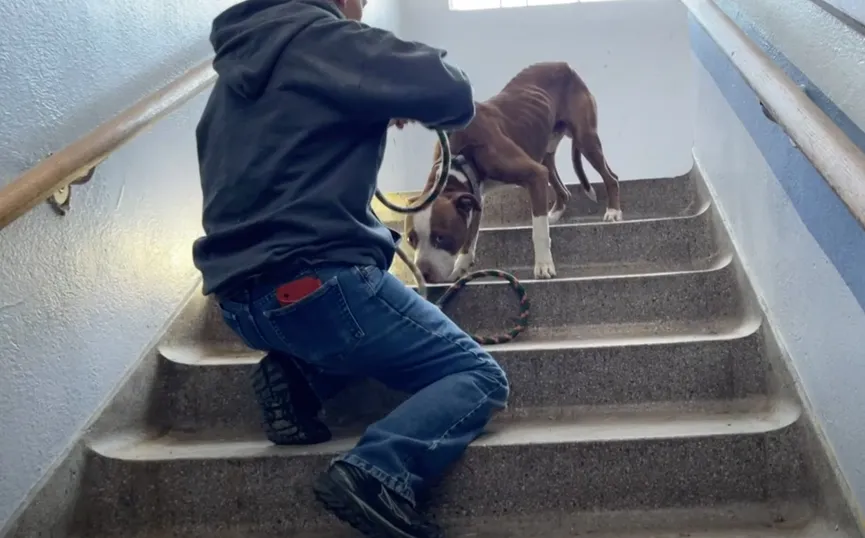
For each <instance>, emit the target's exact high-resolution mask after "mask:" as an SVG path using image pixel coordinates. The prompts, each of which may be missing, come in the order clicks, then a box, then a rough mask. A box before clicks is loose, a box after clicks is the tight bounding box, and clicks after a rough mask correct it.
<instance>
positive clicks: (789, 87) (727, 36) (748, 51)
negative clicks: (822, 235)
mask: <svg viewBox="0 0 865 538" xmlns="http://www.w3.org/2000/svg"><path fill="white" fill-rule="evenodd" d="M682 2H683V3H684V4H685V6H687V8H688V10H690V12H691V14H692V15H693V16H694V18H695V19H696V20H697V22H698V23H699V24H700V26H702V27H703V28H704V29H705V30H706V32H707V33H708V34H709V36H710V37H711V38H712V39H713V40H714V41H715V43H717V44H718V46H719V47H720V48H721V50H723V51H724V54H725V55H726V56H727V57H728V58H729V59H730V61H731V62H732V63H733V65H734V66H735V67H736V70H738V72H739V74H741V75H742V78H743V79H745V82H747V84H748V86H750V87H751V89H752V90H754V93H755V94H757V97H758V98H759V100H760V103H761V104H762V105H763V108H764V113H765V114H766V116H767V117H768V118H769V119H770V120H772V121H773V122H775V123H777V124H778V126H779V127H781V129H783V130H784V132H785V133H786V134H787V136H788V137H790V139H791V140H792V141H793V143H794V144H795V145H796V147H798V148H799V151H801V152H802V153H803V154H804V155H805V157H806V158H807V159H808V160H809V161H810V162H811V164H812V165H813V166H814V168H816V169H817V171H818V172H819V173H820V175H822V176H823V178H824V179H825V180H826V182H827V183H828V184H829V186H830V187H831V188H832V190H833V191H835V193H836V194H837V195H838V197H839V198H841V201H843V202H844V205H846V206H847V208H848V209H849V210H850V213H852V214H853V216H854V217H855V218H856V220H858V221H859V224H860V225H862V226H863V227H865V153H862V150H860V149H859V147H858V146H856V144H854V143H853V141H852V140H850V138H849V137H848V136H847V135H846V134H845V133H844V131H842V130H841V128H840V127H838V126H837V125H836V124H835V122H833V121H832V119H831V118H829V116H827V115H826V114H825V113H824V112H823V111H822V110H820V108H819V107H818V106H817V105H815V104H814V102H813V101H811V99H810V98H809V97H808V96H807V95H805V92H803V91H802V89H801V88H800V87H799V86H797V85H796V83H795V82H793V81H792V80H791V79H790V77H788V76H787V74H786V73H785V72H784V71H783V70H782V69H781V68H780V67H778V65H777V64H775V62H774V61H772V59H771V58H769V56H768V55H767V54H766V53H765V52H764V51H763V50H762V49H761V48H760V47H759V46H757V44H756V43H754V42H753V41H752V40H751V39H750V38H749V37H748V36H747V35H746V34H745V32H743V31H742V29H741V28H739V26H738V25H737V24H736V23H735V22H733V21H732V20H731V19H730V18H729V17H728V16H727V15H726V14H725V13H724V12H723V11H722V10H721V8H720V7H718V5H717V4H716V3H715V2H714V1H713V0H682Z"/></svg>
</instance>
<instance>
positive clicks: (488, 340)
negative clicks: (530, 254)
mask: <svg viewBox="0 0 865 538" xmlns="http://www.w3.org/2000/svg"><path fill="white" fill-rule="evenodd" d="M435 133H436V135H437V136H438V139H439V144H440V145H441V149H442V152H441V155H442V165H441V168H440V170H439V176H438V178H437V179H436V183H435V185H433V188H432V189H431V190H430V192H429V194H428V195H427V196H426V197H425V198H424V199H423V200H421V201H420V202H419V203H417V204H415V205H412V206H408V207H400V206H398V205H396V204H394V203H392V202H390V201H388V200H387V198H385V197H384V195H383V194H382V193H381V191H379V190H378V189H376V190H375V197H376V198H378V201H379V202H381V204H382V205H383V206H385V207H386V208H388V209H390V210H391V211H393V212H395V213H402V214H409V213H418V212H420V211H423V210H424V209H426V208H427V207H429V206H430V205H431V204H432V203H433V202H435V200H436V198H438V197H439V195H440V194H441V193H442V191H444V188H445V185H446V184H447V180H448V176H449V175H450V162H451V149H450V144H449V142H448V138H447V135H446V134H445V133H444V132H443V131H439V130H436V131H435ZM397 255H398V256H399V258H400V259H401V260H402V261H403V263H405V264H406V266H408V268H409V269H410V270H411V272H412V274H413V275H414V278H415V280H416V281H417V291H418V293H419V294H420V296H421V297H423V298H424V299H429V296H428V290H427V285H426V282H425V281H424V278H423V275H422V274H421V272H420V270H419V269H418V268H417V266H416V265H415V264H414V262H413V261H412V260H411V259H410V258H409V257H408V254H406V253H405V251H404V250H403V249H402V248H399V247H397ZM488 277H492V278H501V279H503V280H505V281H507V283H508V284H509V285H510V287H511V289H513V290H514V292H516V294H517V297H518V298H519V301H520V310H519V316H518V317H517V319H516V323H515V324H514V326H513V327H512V328H511V329H510V330H509V331H507V332H506V333H504V334H501V335H497V336H477V335H474V334H471V333H470V334H469V336H471V337H472V339H474V341H475V342H477V343H479V344H481V345H485V346H487V345H495V344H504V343H506V342H510V341H511V340H513V339H514V338H516V337H517V336H519V334H520V333H522V332H523V331H525V330H526V329H527V328H528V326H529V310H530V306H529V298H528V295H527V294H526V288H525V287H524V286H523V285H522V284H521V283H520V281H519V280H517V277H515V276H514V275H512V274H510V273H508V272H506V271H501V270H499V269H484V270H482V271H475V272H473V273H469V274H467V275H465V276H463V277H462V278H460V279H459V280H457V281H456V282H454V283H453V284H451V285H450V286H448V288H447V289H446V290H445V292H444V294H442V296H441V297H440V298H439V299H438V301H436V302H435V304H436V306H438V307H439V308H441V309H442V310H444V307H445V305H446V304H447V303H448V301H450V300H451V299H453V298H454V296H455V295H456V294H457V293H459V291H460V290H462V289H463V288H465V286H466V284H468V283H469V282H471V281H472V280H476V279H478V278H488Z"/></svg>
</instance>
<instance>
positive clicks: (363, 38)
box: [286, 19, 475, 130]
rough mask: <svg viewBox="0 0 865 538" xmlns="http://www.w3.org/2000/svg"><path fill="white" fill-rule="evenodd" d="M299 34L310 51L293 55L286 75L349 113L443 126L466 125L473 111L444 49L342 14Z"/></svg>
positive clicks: (467, 87) (467, 86)
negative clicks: (295, 67)
mask: <svg viewBox="0 0 865 538" xmlns="http://www.w3.org/2000/svg"><path fill="white" fill-rule="evenodd" d="M298 38H300V39H301V40H302V41H303V45H302V46H303V48H304V49H307V48H308V49H309V54H295V55H292V60H293V61H292V63H294V62H296V61H298V60H299V61H300V62H301V67H302V68H301V69H299V70H297V71H294V72H287V73H286V76H288V77H290V78H293V79H294V80H295V82H300V83H302V84H304V85H305V86H308V87H309V88H310V90H314V91H317V92H319V93H321V94H323V95H325V96H327V97H329V98H331V99H332V100H333V101H334V103H335V104H336V105H337V106H339V107H340V108H342V109H344V110H346V111H348V112H349V113H352V114H357V115H358V116H361V117H365V118H368V119H370V120H374V121H378V120H381V121H389V120H391V119H393V118H399V119H407V120H415V121H418V122H420V123H423V124H424V125H426V126H428V127H431V128H438V129H445V130H451V129H458V128H462V127H465V126H466V125H467V124H468V123H469V121H471V119H472V117H473V116H474V113H475V107H474V96H473V92H472V86H471V83H470V82H469V80H468V78H467V77H466V75H465V73H463V72H462V71H461V70H460V69H458V68H456V67H454V66H452V65H449V64H447V63H445V61H444V57H445V54H446V52H445V51H443V50H439V49H435V48H433V47H430V46H427V45H424V44H422V43H416V42H410V41H404V40H402V39H399V38H397V37H396V36H395V35H393V34H392V33H390V32H387V31H385V30H380V29H377V28H372V27H370V26H367V25H365V24H361V23H355V22H351V21H344V20H328V19H323V20H320V21H316V22H315V23H313V24H311V25H310V26H309V27H308V28H306V29H305V30H304V31H303V32H301V35H300V36H298ZM297 45H301V43H297ZM289 47H290V48H291V47H293V44H290V45H289Z"/></svg>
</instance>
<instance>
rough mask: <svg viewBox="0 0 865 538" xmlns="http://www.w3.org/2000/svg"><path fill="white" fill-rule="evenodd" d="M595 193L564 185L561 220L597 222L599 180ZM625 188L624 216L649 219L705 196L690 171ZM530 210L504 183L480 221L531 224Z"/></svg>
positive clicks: (682, 211) (385, 214)
mask: <svg viewBox="0 0 865 538" xmlns="http://www.w3.org/2000/svg"><path fill="white" fill-rule="evenodd" d="M593 186H594V188H595V192H596V193H597V195H598V203H597V204H596V203H594V202H592V201H591V200H589V199H587V198H586V197H585V196H583V195H582V194H581V193H580V190H581V189H580V188H579V187H578V186H576V185H568V189H569V190H570V191H571V201H570V203H569V204H568V208H567V209H566V210H565V213H564V214H563V215H562V218H561V221H560V222H562V223H574V222H599V221H600V220H601V217H603V215H604V211H605V209H606V203H607V193H606V190H605V189H604V186H603V184H602V183H595V184H593ZM627 186H628V188H622V190H621V199H622V208H623V210H624V216H625V219H626V220H629V219H652V218H666V217H674V216H688V215H694V214H696V213H698V212H699V210H700V208H701V206H702V205H703V203H704V201H705V200H706V198H705V197H703V196H702V195H701V193H700V191H699V188H698V186H697V185H696V183H695V181H694V178H693V177H692V174H686V175H684V176H680V177H673V178H657V179H642V180H639V181H629V182H628V183H627ZM417 194H419V193H418V192H417V191H413V192H402V193H392V194H390V195H388V199H392V200H393V201H400V203H404V201H405V199H406V198H407V197H409V196H416V195H417ZM373 207H374V208H375V211H376V214H377V215H379V217H381V219H382V220H384V221H385V222H386V223H388V225H389V226H392V227H394V228H396V229H398V230H401V229H402V223H403V218H402V217H401V216H399V215H397V214H395V213H393V212H391V211H390V210H388V209H386V208H385V207H384V206H381V205H380V204H379V203H378V202H377V201H376V202H374V206H373ZM531 223H532V214H531V210H530V208H529V199H528V196H527V195H526V193H525V191H524V190H523V189H520V188H518V187H507V188H503V189H501V190H498V191H494V192H492V193H491V194H489V196H487V197H486V199H485V200H484V211H483V216H482V218H481V225H482V226H486V227H495V226H520V225H522V226H526V225H531Z"/></svg>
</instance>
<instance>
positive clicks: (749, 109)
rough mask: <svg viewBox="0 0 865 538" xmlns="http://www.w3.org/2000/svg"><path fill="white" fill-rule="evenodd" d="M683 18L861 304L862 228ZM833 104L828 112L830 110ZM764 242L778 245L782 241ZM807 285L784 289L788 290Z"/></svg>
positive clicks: (864, 297) (855, 135)
mask: <svg viewBox="0 0 865 538" xmlns="http://www.w3.org/2000/svg"><path fill="white" fill-rule="evenodd" d="M688 24H689V31H690V36H691V48H692V49H693V51H694V54H695V56H696V57H697V58H698V60H699V61H700V63H702V65H703V67H704V68H705V69H706V71H707V72H708V73H709V74H710V75H711V77H712V78H713V79H714V81H715V83H716V84H717V86H718V88H719V89H720V91H721V93H722V94H723V95H724V98H725V99H726V100H727V102H728V103H729V104H730V107H731V108H732V109H733V111H734V112H735V113H736V116H737V117H738V118H739V121H741V122H742V124H743V125H744V126H745V129H746V130H747V131H748V133H749V134H750V135H751V138H752V139H753V140H754V142H755V144H756V145H757V147H758V149H759V150H760V152H761V153H762V154H763V157H764V158H765V159H766V162H767V163H768V164H769V167H770V168H771V169H772V172H773V173H774V174H775V176H776V177H777V178H778V181H779V182H780V184H781V186H782V188H783V189H784V191H785V192H786V193H787V196H789V197H790V200H791V202H792V204H793V206H794V207H795V208H796V211H797V212H798V213H799V216H800V218H801V219H802V222H803V223H804V224H805V227H806V228H807V229H808V231H809V232H811V235H812V236H813V237H814V239H815V240H816V241H817V243H818V244H819V245H820V248H821V249H822V250H823V252H824V253H825V254H826V256H827V258H829V260H830V261H831V262H832V264H833V265H834V266H835V268H836V269H837V270H838V273H839V274H840V275H841V277H842V278H843V279H844V282H845V283H846V284H847V286H848V287H849V288H850V290H851V291H852V293H853V295H854V296H855V297H856V299H857V301H858V302H859V305H860V306H862V307H863V308H865V273H863V272H862V267H865V231H863V229H862V227H861V226H860V225H859V222H858V221H857V220H856V219H855V218H854V217H853V215H851V214H850V211H849V210H848V209H847V207H846V206H845V205H844V204H843V202H841V199H840V198H838V196H837V195H836V194H835V193H834V192H833V191H832V189H831V188H830V187H829V185H828V184H827V183H826V181H825V180H824V179H823V178H822V176H820V174H819V173H818V172H817V170H816V169H814V167H813V166H812V165H811V163H810V162H809V161H808V160H807V159H806V158H805V156H804V155H803V154H802V153H801V152H800V151H799V150H797V149H796V148H794V147H793V145H792V143H791V142H790V139H789V138H787V135H785V134H784V132H783V131H782V130H781V128H780V127H778V126H777V125H775V124H774V123H772V122H770V121H769V120H768V119H766V117H765V116H764V115H763V113H762V111H761V110H760V105H759V102H758V99H757V96H756V95H755V94H754V92H753V90H751V88H750V87H749V86H748V85H747V83H746V82H745V81H744V79H742V77H741V75H740V74H739V72H738V71H737V70H736V68H735V66H734V65H733V64H732V63H731V62H730V60H729V59H728V58H727V56H726V55H725V54H724V53H723V51H722V50H721V49H720V48H719V47H718V45H717V44H716V43H715V42H714V41H713V40H712V38H711V37H710V36H709V35H708V34H707V33H706V31H705V30H704V29H703V27H702V26H700V24H699V23H698V22H697V21H696V20H695V19H694V18H693V17H689V23H688ZM778 54H779V56H775V55H772V56H773V57H776V58H777V57H780V53H778ZM776 61H777V60H776ZM786 64H787V65H786V66H782V67H784V68H785V70H787V69H791V70H795V73H791V77H795V76H797V73H798V76H801V77H802V78H803V79H804V75H802V74H801V72H798V69H796V68H795V66H793V65H792V64H791V63H790V62H789V61H788V62H786ZM794 80H796V78H794ZM804 80H806V81H807V79H804ZM816 91H819V90H815V93H814V94H813V97H812V98H815V99H821V100H823V106H825V107H828V110H827V108H824V111H827V114H829V115H830V117H832V118H833V119H836V121H843V119H842V118H841V116H843V113H841V112H840V110H838V108H837V106H835V105H834V104H833V103H832V102H831V101H830V100H829V99H828V98H826V96H825V95H823V94H822V93H820V94H819V95H817V93H816ZM823 106H821V108H823ZM833 108H834V111H835V112H834V114H833V113H830V111H831V110H832V109H833ZM843 118H846V116H843ZM846 121H847V122H849V123H847V124H844V123H839V126H840V127H841V128H842V129H844V130H845V132H847V135H848V136H850V138H851V140H854V142H857V144H858V145H860V147H863V145H865V134H863V133H862V131H861V130H859V129H858V128H857V127H855V125H853V124H852V122H850V121H849V118H847V120H846ZM851 125H852V129H851ZM863 149H865V148H863ZM730 158H731V159H735V158H736V156H735V155H731V156H730ZM766 247H767V248H784V246H783V245H766ZM808 291H809V290H790V293H805V292H808ZM811 291H814V290H811Z"/></svg>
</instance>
